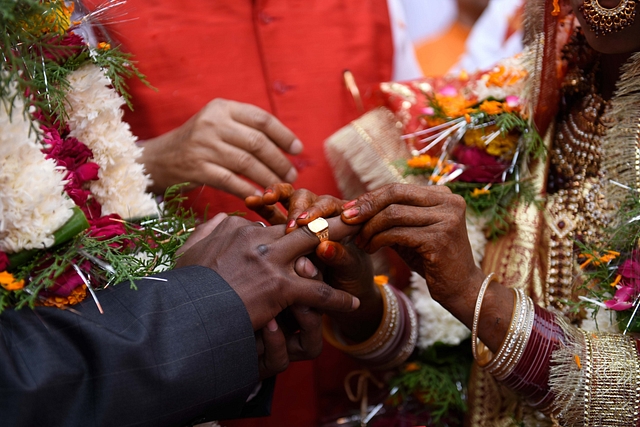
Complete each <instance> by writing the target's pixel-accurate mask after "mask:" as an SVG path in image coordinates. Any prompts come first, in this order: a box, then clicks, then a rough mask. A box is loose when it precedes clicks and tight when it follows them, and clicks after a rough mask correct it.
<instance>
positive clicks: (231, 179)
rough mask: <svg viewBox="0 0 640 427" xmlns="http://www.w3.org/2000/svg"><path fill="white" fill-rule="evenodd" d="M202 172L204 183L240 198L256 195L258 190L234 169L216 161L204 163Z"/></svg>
mask: <svg viewBox="0 0 640 427" xmlns="http://www.w3.org/2000/svg"><path fill="white" fill-rule="evenodd" d="M200 173H201V177H202V183H203V184H206V185H209V186H210V187H214V188H217V189H219V190H222V191H224V192H226V193H229V194H233V195H234V196H236V197H238V198H240V199H244V198H245V197H248V196H251V195H255V193H256V190H257V189H256V187H255V186H253V185H252V184H251V183H249V182H247V181H246V180H244V179H242V178H241V177H240V176H238V175H237V174H235V173H234V172H233V171H231V170H229V169H226V168H224V167H222V166H220V165H217V164H215V163H211V162H207V163H205V164H203V165H202V167H201V169H200Z"/></svg>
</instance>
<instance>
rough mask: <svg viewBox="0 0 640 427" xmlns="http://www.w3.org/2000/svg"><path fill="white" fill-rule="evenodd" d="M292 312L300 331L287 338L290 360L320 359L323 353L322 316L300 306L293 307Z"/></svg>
mask: <svg viewBox="0 0 640 427" xmlns="http://www.w3.org/2000/svg"><path fill="white" fill-rule="evenodd" d="M291 311H292V312H293V315H294V317H295V318H296V321H297V322H298V325H299V330H298V333H296V334H293V335H291V336H289V337H287V352H288V353H289V359H290V360H291V361H292V362H294V361H299V360H308V359H313V358H316V357H318V356H319V355H320V352H321V351H322V314H321V313H319V312H318V311H316V310H314V309H312V308H309V307H305V306H299V305H294V306H291Z"/></svg>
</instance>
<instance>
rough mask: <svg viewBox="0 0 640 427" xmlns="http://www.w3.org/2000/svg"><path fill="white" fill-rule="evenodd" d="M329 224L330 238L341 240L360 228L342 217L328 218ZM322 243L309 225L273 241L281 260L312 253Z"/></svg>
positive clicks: (291, 259)
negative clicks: (343, 220)
mask: <svg viewBox="0 0 640 427" xmlns="http://www.w3.org/2000/svg"><path fill="white" fill-rule="evenodd" d="M327 222H328V224H329V240H333V241H340V240H342V239H344V238H345V237H347V236H351V235H354V234H355V233H357V232H358V230H359V229H360V226H359V225H349V224H345V223H344V222H342V220H341V219H340V217H334V218H329V219H327ZM319 243H320V240H319V239H318V236H316V235H315V234H314V233H312V232H311V231H310V230H309V228H308V227H306V226H304V227H300V228H298V229H296V230H294V231H292V232H291V233H289V234H286V235H285V236H283V237H281V238H279V239H278V240H276V241H275V242H273V243H272V246H273V248H274V251H275V253H277V254H278V256H279V257H280V259H281V260H284V261H286V260H289V261H294V260H295V259H297V258H299V257H300V256H302V255H305V254H308V253H311V252H313V251H314V250H315V248H316V246H318V244H319Z"/></svg>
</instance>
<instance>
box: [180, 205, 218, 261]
mask: <svg viewBox="0 0 640 427" xmlns="http://www.w3.org/2000/svg"><path fill="white" fill-rule="evenodd" d="M226 217H227V214H225V213H219V214H217V215H216V216H214V217H213V218H211V219H210V220H209V221H207V222H205V223H204V224H200V225H198V226H197V227H196V229H195V230H194V231H193V233H191V235H190V236H189V238H188V239H187V241H186V242H184V244H183V245H182V247H180V248H179V249H178V250H177V251H176V254H177V255H180V254H182V253H184V252H186V251H187V250H189V249H190V248H191V247H192V246H193V245H195V244H196V243H198V242H199V241H200V240H202V239H204V238H205V237H207V236H208V235H209V234H211V232H212V231H213V230H215V229H216V227H217V226H218V225H219V224H220V223H221V222H222V221H223V220H224V219H225V218H226Z"/></svg>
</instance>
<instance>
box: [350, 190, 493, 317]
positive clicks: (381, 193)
mask: <svg viewBox="0 0 640 427" xmlns="http://www.w3.org/2000/svg"><path fill="white" fill-rule="evenodd" d="M465 209H466V205H465V202H464V199H463V198H462V197H460V196H458V195H455V194H452V193H451V191H450V190H449V189H448V188H446V187H443V186H428V187H425V186H413V185H406V184H392V185H387V186H384V187H381V188H379V189H377V190H374V191H371V192H369V193H366V194H363V195H362V196H360V197H359V198H358V199H356V200H355V201H352V202H349V203H347V204H346V205H345V211H344V212H343V213H342V218H343V221H345V222H346V223H348V224H364V226H363V227H362V230H361V231H360V233H359V234H358V236H357V237H356V239H355V243H356V244H357V245H358V247H360V248H363V249H364V250H365V251H367V252H368V253H372V252H375V251H377V250H378V249H380V248H381V247H383V246H390V247H393V248H394V249H395V250H396V251H397V252H398V253H399V254H400V255H401V256H402V257H403V259H404V260H405V261H406V262H407V263H408V264H409V266H410V267H411V268H412V269H414V270H415V271H416V272H418V273H420V274H421V275H422V276H423V277H424V278H425V279H426V281H427V283H428V285H429V291H430V292H431V295H432V296H433V298H434V299H435V300H436V301H438V302H440V303H441V304H442V305H443V306H445V308H448V306H450V304H451V303H454V300H459V299H460V298H465V296H468V295H469V294H470V293H469V292H467V291H468V290H469V289H470V284H473V285H478V286H479V284H480V283H482V281H483V279H484V274H483V273H482V271H481V270H480V269H479V268H478V267H476V265H475V263H474V261H473V255H472V252H471V245H470V243H469V239H468V236H467V228H466V220H465ZM472 294H473V293H472ZM474 298H475V294H473V295H472V296H471V299H473V301H472V303H475V299H474ZM471 305H473V304H471Z"/></svg>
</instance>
